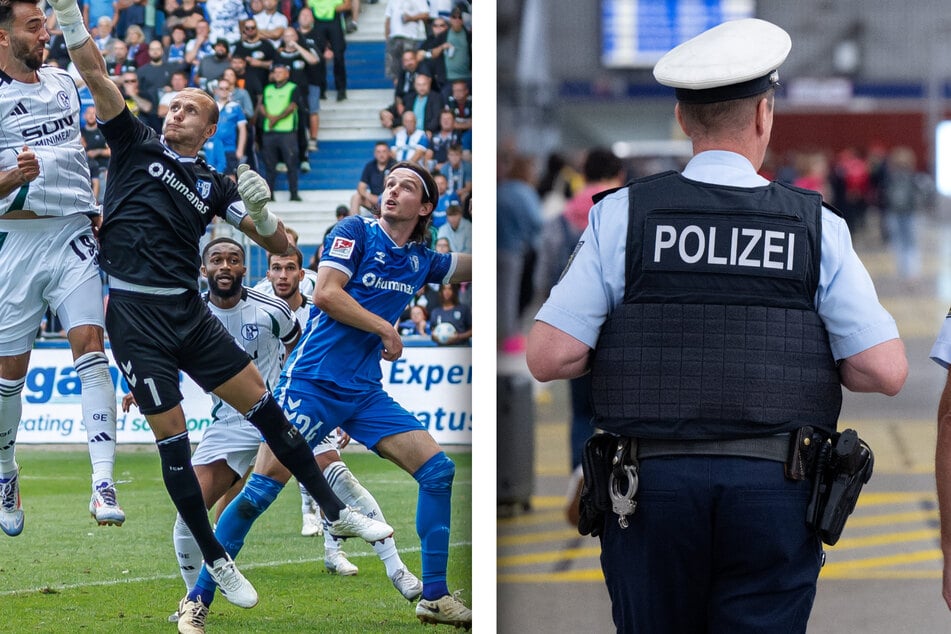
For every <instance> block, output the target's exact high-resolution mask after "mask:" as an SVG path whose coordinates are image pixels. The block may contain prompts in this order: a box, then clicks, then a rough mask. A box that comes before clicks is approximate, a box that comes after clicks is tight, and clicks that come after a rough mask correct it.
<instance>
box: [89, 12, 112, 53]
mask: <svg viewBox="0 0 951 634" xmlns="http://www.w3.org/2000/svg"><path fill="white" fill-rule="evenodd" d="M95 25H96V28H95V29H94V32H93V33H92V34H91V35H92V36H93V40H95V42H96V47H97V48H98V49H99V52H100V53H102V54H103V55H107V54H109V52H110V51H111V50H112V45H113V44H114V43H115V41H116V38H114V37H113V36H112V18H111V17H108V16H105V15H104V16H101V17H100V18H99V19H98V20H97V21H96V22H95Z"/></svg>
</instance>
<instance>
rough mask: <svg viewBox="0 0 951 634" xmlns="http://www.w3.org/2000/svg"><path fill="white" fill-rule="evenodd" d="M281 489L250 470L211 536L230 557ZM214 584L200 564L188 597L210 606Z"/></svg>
mask: <svg viewBox="0 0 951 634" xmlns="http://www.w3.org/2000/svg"><path fill="white" fill-rule="evenodd" d="M283 488H284V485H283V484H281V483H280V482H278V481H277V480H274V479H272V478H269V477H267V476H264V475H261V474H259V473H252V474H251V477H249V478H248V481H247V483H246V484H245V485H244V488H243V489H241V492H240V493H238V495H237V496H236V497H235V498H234V499H233V500H232V501H231V504H229V505H228V506H227V508H225V510H224V511H223V512H222V513H221V517H220V518H218V526H217V528H215V537H217V538H218V541H219V542H221V545H222V546H224V547H225V550H226V551H228V554H229V555H231V558H232V559H234V558H236V557H237V556H238V553H239V552H240V551H241V547H242V546H244V538H245V536H247V534H248V532H249V531H250V530H251V525H252V524H254V520H256V519H257V518H258V517H259V516H260V515H261V514H262V513H263V512H264V511H266V510H267V508H268V507H269V506H271V503H272V502H274V500H275V499H277V495H278V494H279V493H280V492H281V490H282V489H283ZM216 587H217V585H216V584H215V582H214V580H213V579H212V578H211V574H210V573H209V572H208V570H207V569H206V568H205V567H204V566H202V568H201V573H200V574H199V575H198V581H197V582H195V587H194V588H192V590H191V592H189V593H188V599H189V600H190V601H194V600H195V599H196V598H199V597H200V598H201V602H202V603H204V604H205V605H211V602H212V601H213V600H214V598H215V588H216Z"/></svg>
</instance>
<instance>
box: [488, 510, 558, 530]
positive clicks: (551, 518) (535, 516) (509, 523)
mask: <svg viewBox="0 0 951 634" xmlns="http://www.w3.org/2000/svg"><path fill="white" fill-rule="evenodd" d="M559 521H562V522H565V523H566V524H567V521H566V520H565V514H564V513H562V512H561V511H545V512H544V513H531V514H529V515H521V516H518V517H507V518H504V519H502V518H499V520H498V521H497V526H498V528H499V529H502V528H506V529H515V528H520V527H525V526H537V525H539V524H554V523H556V522H559Z"/></svg>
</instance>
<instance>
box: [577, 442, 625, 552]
mask: <svg viewBox="0 0 951 634" xmlns="http://www.w3.org/2000/svg"><path fill="white" fill-rule="evenodd" d="M616 448H617V436H615V435H614V434H606V433H605V434H595V435H594V436H592V437H591V438H589V439H588V441H587V442H586V443H585V445H584V453H583V454H582V456H581V470H582V472H583V473H584V486H582V487H581V505H580V511H581V513H580V516H579V518H578V532H579V533H581V534H582V535H591V536H593V537H597V536H598V535H600V534H601V533H602V531H603V530H604V514H605V512H607V511H609V510H611V496H610V484H609V478H610V476H611V461H612V459H613V458H614V452H615V449H616Z"/></svg>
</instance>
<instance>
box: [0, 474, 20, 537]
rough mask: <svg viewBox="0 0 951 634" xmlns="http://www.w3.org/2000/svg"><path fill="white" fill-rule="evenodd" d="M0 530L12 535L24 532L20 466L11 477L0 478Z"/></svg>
mask: <svg viewBox="0 0 951 634" xmlns="http://www.w3.org/2000/svg"><path fill="white" fill-rule="evenodd" d="M0 530H3V532H4V533H6V534H7V535H9V536H10V537H16V536H17V535H19V534H20V533H22V532H23V500H21V499H20V468H19V467H17V471H16V473H14V474H13V475H12V476H10V477H9V478H0Z"/></svg>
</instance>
